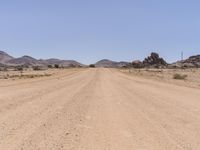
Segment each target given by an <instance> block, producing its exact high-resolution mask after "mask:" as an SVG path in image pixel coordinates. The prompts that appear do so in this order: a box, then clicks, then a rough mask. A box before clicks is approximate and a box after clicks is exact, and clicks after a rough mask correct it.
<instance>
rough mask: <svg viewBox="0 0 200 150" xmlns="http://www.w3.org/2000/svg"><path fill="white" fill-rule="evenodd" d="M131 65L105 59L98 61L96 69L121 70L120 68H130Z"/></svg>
mask: <svg viewBox="0 0 200 150" xmlns="http://www.w3.org/2000/svg"><path fill="white" fill-rule="evenodd" d="M129 65H130V63H129V62H116V61H112V60H109V59H103V60H100V61H98V62H97V63H96V64H95V67H105V68H120V67H126V66H129Z"/></svg>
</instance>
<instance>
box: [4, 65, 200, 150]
mask: <svg viewBox="0 0 200 150" xmlns="http://www.w3.org/2000/svg"><path fill="white" fill-rule="evenodd" d="M32 80H33V79H30V80H29V81H26V82H21V81H13V82H14V84H12V83H9V84H0V150H199V149H200V91H199V89H195V88H188V87H183V86H177V85H173V84H167V83H161V82H157V81H153V80H149V79H143V78H139V77H135V76H128V75H125V74H123V73H120V72H119V71H117V70H114V69H103V68H102V69H101V68H100V69H85V70H81V71H75V72H73V73H69V72H68V73H66V74H64V75H63V74H62V75H60V76H56V77H55V78H50V79H49V80H47V79H44V80H41V79H40V80H37V81H34V82H32Z"/></svg>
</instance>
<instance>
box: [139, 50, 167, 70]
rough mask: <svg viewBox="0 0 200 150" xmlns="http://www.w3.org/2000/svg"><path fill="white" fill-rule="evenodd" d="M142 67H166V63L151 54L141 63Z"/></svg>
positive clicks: (155, 54) (157, 55) (154, 54)
mask: <svg viewBox="0 0 200 150" xmlns="http://www.w3.org/2000/svg"><path fill="white" fill-rule="evenodd" d="M143 65H144V67H159V68H160V67H165V66H167V62H166V61H165V60H164V59H163V58H161V57H159V54H157V53H151V55H150V56H149V57H147V58H145V59H144V61H143Z"/></svg>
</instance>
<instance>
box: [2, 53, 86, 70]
mask: <svg viewBox="0 0 200 150" xmlns="http://www.w3.org/2000/svg"><path fill="white" fill-rule="evenodd" d="M0 64H1V65H6V66H26V67H33V66H48V65H59V66H60V67H84V66H85V65H83V64H81V63H79V62H77V61H75V60H60V59H53V58H52V59H46V60H45V59H39V60H38V59H35V58H33V57H31V56H22V57H19V58H14V57H12V56H10V55H8V54H7V53H6V52H3V51H0Z"/></svg>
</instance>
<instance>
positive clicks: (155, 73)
mask: <svg viewBox="0 0 200 150" xmlns="http://www.w3.org/2000/svg"><path fill="white" fill-rule="evenodd" d="M120 71H121V72H123V73H126V74H127V75H133V76H139V77H144V78H148V79H155V80H158V81H161V82H167V83H171V84H176V85H181V86H187V87H194V88H200V68H196V69H195V68H191V69H120ZM175 74H179V75H181V76H183V75H186V76H187V77H186V78H185V79H184V80H177V79H174V78H173V76H174V75H175Z"/></svg>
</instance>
